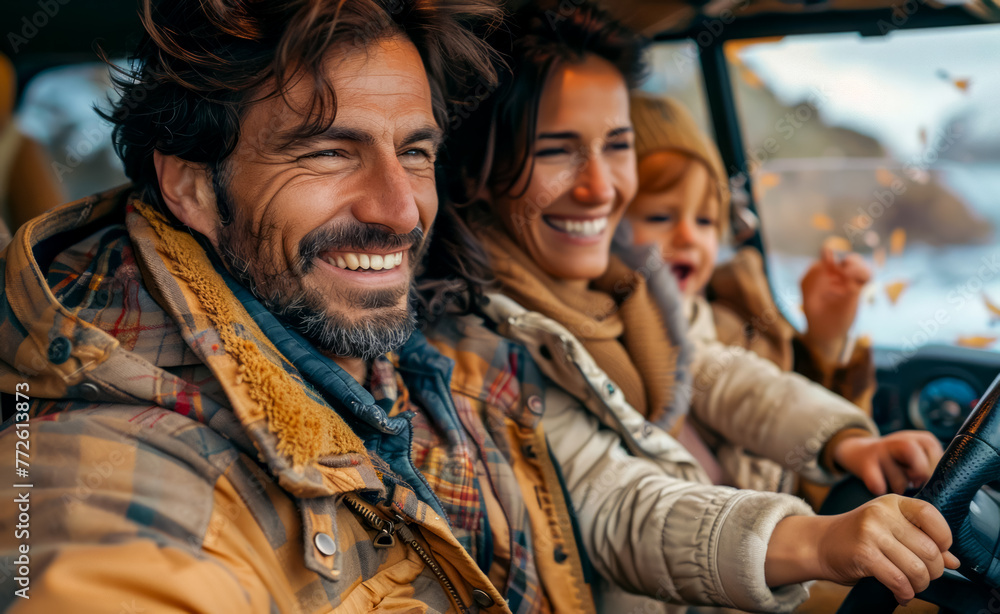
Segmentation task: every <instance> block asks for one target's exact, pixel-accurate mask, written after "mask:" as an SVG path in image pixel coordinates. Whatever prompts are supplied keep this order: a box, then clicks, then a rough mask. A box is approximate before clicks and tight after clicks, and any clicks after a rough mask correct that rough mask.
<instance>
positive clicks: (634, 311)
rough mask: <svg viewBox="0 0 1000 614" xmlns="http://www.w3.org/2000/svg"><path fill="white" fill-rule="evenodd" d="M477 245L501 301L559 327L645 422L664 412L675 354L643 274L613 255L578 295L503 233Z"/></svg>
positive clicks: (670, 396)
mask: <svg viewBox="0 0 1000 614" xmlns="http://www.w3.org/2000/svg"><path fill="white" fill-rule="evenodd" d="M483 245H484V247H485V248H486V250H487V252H488V253H489V255H490V261H491V265H492V267H493V273H494V275H496V277H497V280H498V281H499V282H500V284H501V285H502V287H503V292H504V294H506V295H507V296H509V297H511V298H512V299H514V300H515V301H517V302H518V303H519V304H520V305H521V306H522V307H525V308H527V309H530V310H532V311H537V312H538V313H541V314H543V315H545V316H548V317H550V318H552V319H553V320H555V321H557V322H559V323H560V324H562V325H563V326H565V327H566V328H567V329H568V330H569V331H570V332H571V333H572V334H573V335H574V336H575V337H576V338H577V339H579V340H580V342H582V343H583V346H584V347H585V348H586V350H587V351H588V352H589V353H590V355H591V356H593V357H594V360H595V361H597V365H598V366H599V367H600V368H601V369H602V370H603V371H604V372H605V373H607V374H608V377H610V378H611V380H612V381H614V382H615V383H616V384H617V385H618V387H619V388H621V390H622V392H623V393H624V394H625V399H626V400H627V401H628V402H629V404H630V405H632V407H634V408H635V409H636V410H638V411H639V412H641V413H642V414H643V415H645V416H646V418H647V419H648V420H650V421H654V422H655V421H656V420H657V419H659V418H660V417H661V416H662V415H663V414H664V413H665V412H666V411H667V407H668V406H669V404H670V401H671V400H672V399H673V395H674V374H675V372H676V369H677V355H678V349H677V348H676V347H675V346H673V345H671V343H670V341H669V339H668V338H667V332H666V326H665V324H664V321H663V318H662V316H661V315H660V312H659V310H658V309H657V306H656V303H655V301H654V300H653V298H652V297H651V296H650V294H649V289H648V287H647V286H646V281H645V279H643V277H642V276H641V275H639V274H638V273H636V272H635V271H633V270H632V269H630V268H628V267H627V266H626V265H625V264H624V263H623V262H622V261H621V260H619V259H618V258H617V257H616V256H614V255H612V256H611V259H610V263H609V265H608V270H607V271H605V273H604V275H602V276H601V277H600V278H598V279H596V280H594V281H593V282H592V283H591V284H590V287H589V288H588V289H586V290H584V291H583V292H580V291H579V290H578V289H577V288H574V287H572V286H570V285H569V284H567V283H566V282H565V281H563V280H559V279H555V278H553V277H551V276H550V275H548V274H547V273H545V272H544V271H542V270H541V268H539V266H538V265H537V264H535V262H534V261H533V260H532V259H531V257H530V256H528V255H527V254H526V253H525V252H524V250H522V249H521V247H520V246H518V245H517V243H515V242H514V241H513V240H512V239H511V238H510V237H509V236H508V235H507V234H506V233H505V232H503V231H501V230H491V231H490V232H488V233H486V236H484V237H483ZM681 422H682V421H678V423H677V424H676V425H674V429H673V430H675V431H679V430H680V426H681Z"/></svg>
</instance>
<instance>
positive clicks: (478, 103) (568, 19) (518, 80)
mask: <svg viewBox="0 0 1000 614" xmlns="http://www.w3.org/2000/svg"><path fill="white" fill-rule="evenodd" d="M490 43H491V45H492V46H493V48H494V49H495V50H496V51H497V52H498V53H499V58H500V60H501V62H502V65H498V67H497V72H498V73H499V75H500V80H499V83H498V84H497V87H496V90H495V91H493V92H492V93H491V94H490V95H488V96H484V97H483V98H482V99H478V100H475V101H474V104H473V105H472V107H473V110H472V111H471V113H469V114H467V116H466V117H464V118H463V121H462V123H461V125H460V126H459V127H458V129H454V128H453V130H452V133H451V134H450V135H449V137H448V141H447V143H446V147H445V151H444V156H443V160H444V161H443V165H442V166H443V170H444V173H445V178H446V181H445V182H444V184H443V185H442V187H441V189H439V192H440V193H441V195H442V199H441V200H442V203H441V208H440V211H439V213H438V222H437V227H436V230H435V236H434V240H433V242H432V244H431V246H430V249H429V253H428V258H427V261H426V262H427V266H426V270H425V272H424V274H423V275H422V278H421V281H420V285H419V288H420V296H421V301H422V304H423V307H424V309H425V311H427V312H429V313H427V314H425V316H426V317H428V318H431V319H433V318H434V317H435V316H436V315H439V314H441V313H443V312H446V311H448V312H459V313H460V312H466V311H469V310H471V309H473V308H474V307H475V305H476V303H477V302H478V301H479V300H480V299H481V297H482V295H483V293H484V292H485V291H486V289H488V288H489V287H490V285H491V283H492V275H491V273H490V264H489V259H488V257H487V255H486V253H485V252H484V250H483V248H482V247H481V246H480V245H479V242H478V240H477V239H476V235H477V234H480V232H481V230H482V229H483V228H484V226H486V225H491V224H496V223H497V221H496V220H495V219H494V218H493V216H492V212H491V210H490V201H491V198H492V196H493V195H499V194H508V193H510V191H511V190H512V189H513V186H514V184H515V183H516V182H517V180H518V178H519V177H521V176H522V174H523V173H525V172H527V173H529V176H528V180H529V181H530V173H531V172H532V171H533V169H534V160H533V158H532V156H531V153H530V152H531V148H530V147H529V144H530V143H531V142H532V141H533V140H534V135H535V132H536V126H537V119H538V105H539V101H540V100H541V96H542V90H543V88H544V87H545V83H546V81H547V80H548V78H549V75H550V74H552V72H553V71H554V70H555V69H557V68H558V67H559V66H560V65H563V64H566V63H573V62H581V61H583V60H584V59H585V58H586V57H587V56H588V55H596V56H598V57H600V58H603V59H605V60H607V61H608V62H610V63H611V64H613V65H614V66H615V67H616V68H617V69H618V70H619V71H620V72H621V73H622V75H623V76H624V77H625V82H626V84H627V86H628V87H630V88H631V87H634V86H636V85H638V83H639V82H640V81H641V80H642V78H643V77H644V76H645V72H646V64H645V61H644V54H645V50H646V46H647V44H648V41H647V40H646V39H645V38H644V37H642V36H641V35H639V34H638V33H636V32H634V31H633V30H631V29H629V28H627V27H625V26H624V25H622V24H620V23H619V22H617V21H616V20H615V19H613V18H612V17H611V16H610V15H609V14H608V13H607V12H605V11H603V10H602V9H600V8H599V7H598V6H597V5H596V4H595V3H593V2H591V1H590V0H569V1H567V0H562V1H561V2H555V1H550V2H543V3H529V4H527V5H525V6H524V7H523V8H521V9H519V10H518V11H517V12H515V13H514V14H513V15H511V16H510V17H509V19H508V21H507V25H506V27H503V28H499V29H497V30H496V31H495V32H494V35H493V36H492V37H491V38H490ZM445 302H450V303H451V307H452V309H451V310H447V309H445V307H443V304H444V303H445Z"/></svg>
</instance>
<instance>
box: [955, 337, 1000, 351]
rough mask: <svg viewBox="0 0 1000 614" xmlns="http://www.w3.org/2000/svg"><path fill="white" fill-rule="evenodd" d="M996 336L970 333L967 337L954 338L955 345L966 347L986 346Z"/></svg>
mask: <svg viewBox="0 0 1000 614" xmlns="http://www.w3.org/2000/svg"><path fill="white" fill-rule="evenodd" d="M996 340H997V338H996V337H980V336H978V335H972V336H969V337H959V338H958V339H956V340H955V345H960V346H962V347H966V348H977V349H982V348H988V347H990V346H991V345H993V344H994V343H995V342H996Z"/></svg>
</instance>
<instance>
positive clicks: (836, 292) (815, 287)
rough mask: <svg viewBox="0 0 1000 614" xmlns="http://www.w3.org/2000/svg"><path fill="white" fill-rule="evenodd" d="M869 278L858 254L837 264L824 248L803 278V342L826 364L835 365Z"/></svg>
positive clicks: (832, 254)
mask: <svg viewBox="0 0 1000 614" xmlns="http://www.w3.org/2000/svg"><path fill="white" fill-rule="evenodd" d="M871 277H872V272H871V269H870V268H869V267H868V265H867V264H866V263H865V261H864V259H862V258H861V256H859V255H858V254H854V253H851V254H847V255H846V256H845V257H844V258H843V259H842V260H839V261H838V259H837V258H836V256H835V255H834V252H833V250H831V249H830V248H829V247H824V248H823V251H822V253H821V254H820V258H819V260H817V261H816V262H815V263H813V265H812V266H811V267H810V268H809V270H808V271H807V272H806V274H805V277H803V278H802V310H803V311H804V312H805V315H806V322H807V329H806V333H805V339H806V341H807V342H808V344H809V346H810V347H811V348H812V349H813V350H814V351H817V352H819V353H820V354H821V355H822V357H823V358H824V360H826V361H827V362H836V360H837V357H838V354H839V352H840V350H841V349H842V346H843V343H844V339H845V338H846V337H847V332H848V331H849V330H850V329H851V324H853V323H854V317H855V316H856V315H857V313H858V300H859V297H860V295H861V289H862V288H864V286H865V284H866V283H868V281H869V280H870V279H871Z"/></svg>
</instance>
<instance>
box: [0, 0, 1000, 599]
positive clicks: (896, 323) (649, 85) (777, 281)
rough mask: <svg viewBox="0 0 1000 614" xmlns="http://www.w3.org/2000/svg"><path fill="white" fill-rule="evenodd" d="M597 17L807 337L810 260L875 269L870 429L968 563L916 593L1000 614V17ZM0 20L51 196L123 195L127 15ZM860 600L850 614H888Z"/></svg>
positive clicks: (61, 5) (863, 594) (930, 6)
mask: <svg viewBox="0 0 1000 614" xmlns="http://www.w3.org/2000/svg"><path fill="white" fill-rule="evenodd" d="M573 3H574V0H563V2H562V4H560V10H562V8H563V7H565V9H566V10H572V7H573ZM511 4H520V2H517V1H516V0H515V1H514V2H512V3H511ZM604 4H605V6H606V7H607V8H608V10H610V11H611V12H612V13H614V14H615V15H616V16H617V17H618V18H619V19H621V20H622V21H623V22H625V23H626V24H627V25H630V26H632V27H634V28H636V29H638V30H640V31H642V32H643V33H644V34H646V35H647V36H649V37H650V38H652V39H653V41H654V44H653V47H652V52H651V58H650V73H649V76H648V78H647V80H646V83H645V84H644V85H643V89H644V90H645V91H647V92H648V93H650V94H653V95H669V96H672V97H674V98H677V99H679V100H680V101H681V102H683V103H684V104H685V105H686V106H687V107H688V108H689V109H690V110H691V112H692V114H693V115H694V116H695V118H696V119H697V120H698V121H699V123H700V124H701V126H702V128H703V130H705V131H706V132H707V133H708V134H711V135H713V136H714V138H715V140H716V142H717V144H718V146H719V149H720V152H721V154H722V157H723V160H724V162H725V165H726V168H727V169H728V171H729V173H730V175H731V177H732V180H733V188H734V196H735V197H734V204H733V207H732V229H733V231H732V234H733V237H732V239H733V248H734V249H735V248H738V247H739V246H743V245H750V246H754V247H756V248H757V249H758V250H760V251H761V253H762V254H763V255H764V262H765V267H766V272H767V276H768V281H769V284H770V288H771V292H772V295H773V297H774V299H775V303H776V304H777V306H778V307H779V308H780V310H781V312H782V315H783V316H784V317H785V318H786V319H788V320H789V321H790V322H791V323H792V324H794V325H796V326H798V327H800V328H801V326H802V324H803V322H804V317H803V314H802V311H801V307H800V302H801V292H800V290H799V286H798V281H799V279H800V277H801V276H802V274H803V272H804V271H805V270H806V267H807V266H808V265H809V263H810V262H811V260H812V259H814V258H815V257H816V255H817V253H818V252H819V250H820V248H821V247H822V246H829V247H832V248H834V249H835V250H837V251H839V252H848V251H855V252H858V253H860V254H862V255H863V256H864V257H865V258H866V260H867V261H868V263H869V264H870V265H871V267H872V269H873V272H874V277H873V280H872V282H871V283H870V284H869V285H868V287H866V289H865V292H864V294H863V296H862V305H861V308H860V310H859V316H858V319H857V321H856V324H855V329H854V330H855V333H856V338H857V343H864V344H868V345H870V346H871V347H872V348H873V352H874V357H875V367H876V371H877V381H878V388H877V391H876V392H875V395H874V398H873V401H872V408H873V417H874V419H875V421H876V422H877V424H878V425H879V427H880V428H881V429H882V432H883V433H887V432H892V431H896V430H901V429H910V428H918V429H926V430H929V431H931V432H932V433H933V434H934V435H936V436H937V437H938V438H939V439H940V440H941V441H942V442H943V443H944V444H945V445H948V450H947V452H946V455H945V459H944V460H943V461H942V463H941V464H940V465H939V467H938V470H937V472H936V473H935V476H934V478H933V479H932V480H931V481H930V482H929V483H928V485H927V486H925V488H924V489H923V491H922V492H921V493H920V494H918V495H917V496H918V497H921V498H924V499H926V500H928V501H930V502H932V503H933V504H935V505H936V506H937V507H938V508H939V509H941V510H942V511H943V512H944V513H945V516H946V518H947V519H948V521H949V524H950V525H951V528H952V531H953V534H954V535H955V542H956V546H955V547H954V548H953V550H952V551H953V552H954V553H955V554H956V555H958V556H959V558H960V559H961V560H962V563H963V565H962V568H961V569H960V570H959V571H960V572H961V573H960V574H959V573H954V572H949V573H947V574H946V576H945V577H944V578H942V579H940V580H938V581H935V582H934V583H932V586H931V588H930V589H929V590H928V591H927V592H926V593H925V594H923V595H922V597H923V598H925V599H926V600H927V601H930V602H932V603H935V604H937V605H939V606H940V607H941V610H940V611H942V612H977V611H980V609H982V611H996V610H995V609H990V608H991V607H996V604H998V603H1000V597H997V595H998V593H995V591H996V590H1000V539H998V537H1000V492H998V491H1000V485H998V481H997V480H998V478H1000V413H998V412H1000V410H998V409H996V405H997V401H998V399H1000V379H997V375H998V373H1000V248H998V246H1000V242H998V241H997V239H998V232H1000V114H998V113H996V112H995V109H994V105H995V101H996V100H998V99H1000V71H997V70H996V68H995V67H996V62H997V60H998V59H1000V0H937V1H931V0H827V1H823V0H606V2H605V3H604ZM0 23H3V24H6V25H7V27H6V28H5V30H9V31H8V32H7V34H6V35H5V36H4V38H3V40H2V42H0V51H2V53H3V54H5V55H6V56H7V57H8V58H10V60H11V62H12V64H13V66H14V69H15V75H16V76H15V77H14V78H13V79H12V83H9V84H0V88H4V87H6V88H9V91H10V92H11V94H10V95H11V97H12V98H13V99H14V101H15V103H14V106H13V109H14V111H13V116H14V118H15V121H16V122H17V126H18V128H19V129H20V131H21V132H22V133H23V134H24V135H26V137H28V138H30V139H32V140H34V141H35V142H37V143H38V144H39V145H40V147H41V149H42V150H43V152H44V153H45V155H47V156H48V158H47V164H46V167H47V168H48V169H49V170H50V171H51V173H50V174H51V178H52V180H53V181H54V182H55V184H54V186H55V190H56V191H57V192H58V194H59V195H60V196H61V197H62V198H63V199H65V200H69V199H74V198H79V197H82V196H85V195H87V194H90V193H93V192H96V191H99V190H101V189H104V188H107V187H111V186H113V185H117V184H119V183H122V182H124V181H125V180H126V179H125V177H124V175H123V174H122V172H121V170H120V168H119V164H118V160H117V158H116V157H115V155H114V153H113V151H112V148H111V144H110V127H109V126H108V125H107V124H106V123H105V122H103V121H102V120H100V118H99V117H98V116H97V115H96V113H94V112H93V108H92V107H93V106H94V105H95V104H96V105H99V106H100V105H103V106H105V107H106V101H107V99H108V97H109V96H113V90H112V89H111V87H110V81H109V79H108V70H107V67H106V65H104V64H103V63H101V62H100V60H99V57H98V52H97V50H98V48H100V49H101V50H102V51H103V52H104V53H105V54H106V55H107V57H109V58H112V60H113V61H115V62H124V61H125V59H124V58H125V55H126V53H127V50H128V49H129V47H130V44H131V43H132V42H133V41H135V40H136V39H137V36H138V34H137V33H138V32H139V29H140V24H139V19H138V16H137V14H136V9H135V2H134V0H107V1H105V2H101V3H99V4H98V3H92V2H91V3H81V2H68V1H67V0H42V1H39V0H8V1H7V2H4V3H2V4H0ZM0 93H2V89H0ZM2 102H3V101H2V100H0V103H2ZM3 108H4V107H3V104H0V128H2V127H3V126H4V124H5V123H6V119H7V118H5V117H4V116H3V114H2V111H3ZM0 187H5V184H4V182H3V181H0ZM949 443H950V445H949ZM831 497H832V498H833V499H836V491H835V492H834V494H833V495H831ZM871 584H874V586H871V585H870V584H868V583H862V584H860V585H859V586H858V587H856V589H855V590H854V592H853V593H852V595H851V596H850V597H849V598H848V600H847V601H845V603H844V605H843V606H842V609H841V611H844V612H878V611H885V612H890V611H892V610H893V608H895V606H896V603H895V601H894V600H893V598H892V596H891V594H890V593H888V592H887V591H886V592H884V593H881V594H880V593H879V592H878V588H879V586H880V585H878V583H877V582H873V583H871ZM956 595H962V597H961V598H958V597H956Z"/></svg>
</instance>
